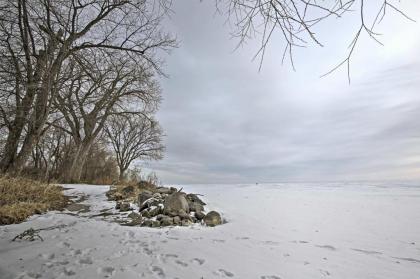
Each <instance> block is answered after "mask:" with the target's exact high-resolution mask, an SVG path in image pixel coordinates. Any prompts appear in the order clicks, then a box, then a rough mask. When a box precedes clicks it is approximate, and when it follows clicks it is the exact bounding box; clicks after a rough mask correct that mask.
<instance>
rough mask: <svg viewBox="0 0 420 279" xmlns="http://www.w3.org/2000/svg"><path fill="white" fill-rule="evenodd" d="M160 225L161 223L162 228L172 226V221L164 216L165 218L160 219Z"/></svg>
mask: <svg viewBox="0 0 420 279" xmlns="http://www.w3.org/2000/svg"><path fill="white" fill-rule="evenodd" d="M160 223H161V225H162V226H172V225H173V224H174V219H173V218H171V217H168V216H166V217H164V218H162V220H161V221H160Z"/></svg>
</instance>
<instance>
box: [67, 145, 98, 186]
mask: <svg viewBox="0 0 420 279" xmlns="http://www.w3.org/2000/svg"><path fill="white" fill-rule="evenodd" d="M92 143H93V140H88V141H82V142H81V143H80V144H79V145H78V146H77V148H76V154H74V157H73V162H72V164H71V168H70V170H69V172H68V176H67V178H66V182H70V183H77V182H80V178H81V176H82V171H83V167H84V165H85V163H86V159H87V155H88V153H89V151H90V148H91V147H92Z"/></svg>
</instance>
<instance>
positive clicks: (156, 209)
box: [149, 206, 161, 218]
mask: <svg viewBox="0 0 420 279" xmlns="http://www.w3.org/2000/svg"><path fill="white" fill-rule="evenodd" d="M160 213H161V209H160V207H159V206H154V207H152V208H151V209H150V210H149V216H150V217H149V218H151V217H155V216H157V215H159V214H160Z"/></svg>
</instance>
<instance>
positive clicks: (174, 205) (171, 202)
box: [163, 192, 190, 213]
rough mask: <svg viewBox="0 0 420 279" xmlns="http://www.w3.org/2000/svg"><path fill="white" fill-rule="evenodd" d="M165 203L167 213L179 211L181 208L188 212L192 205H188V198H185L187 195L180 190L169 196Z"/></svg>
mask: <svg viewBox="0 0 420 279" xmlns="http://www.w3.org/2000/svg"><path fill="white" fill-rule="evenodd" d="M163 205H164V208H165V212H167V213H174V212H175V213H177V212H179V211H180V210H184V211H185V212H187V213H188V212H189V211H190V207H189V205H188V202H187V199H186V198H185V195H184V194H183V193H180V192H176V193H173V194H171V195H169V196H167V197H166V198H165V202H164V204H163Z"/></svg>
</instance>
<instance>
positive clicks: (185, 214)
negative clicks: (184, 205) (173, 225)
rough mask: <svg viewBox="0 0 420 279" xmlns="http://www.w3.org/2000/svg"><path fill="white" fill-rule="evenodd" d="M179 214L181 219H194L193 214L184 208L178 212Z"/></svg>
mask: <svg viewBox="0 0 420 279" xmlns="http://www.w3.org/2000/svg"><path fill="white" fill-rule="evenodd" d="M178 216H179V217H181V219H186V220H190V221H192V219H191V216H190V215H189V214H188V213H187V212H185V211H184V210H182V209H181V210H180V211H179V212H178Z"/></svg>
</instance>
